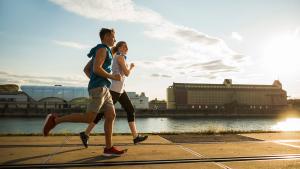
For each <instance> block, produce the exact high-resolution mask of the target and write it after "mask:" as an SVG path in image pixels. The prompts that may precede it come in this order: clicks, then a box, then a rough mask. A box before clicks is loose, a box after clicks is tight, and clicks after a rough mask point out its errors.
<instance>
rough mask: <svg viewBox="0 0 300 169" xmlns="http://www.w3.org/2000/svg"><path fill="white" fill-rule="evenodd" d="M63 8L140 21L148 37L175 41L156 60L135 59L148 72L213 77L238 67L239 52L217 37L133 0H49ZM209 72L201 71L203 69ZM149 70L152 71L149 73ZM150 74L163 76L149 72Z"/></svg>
mask: <svg viewBox="0 0 300 169" xmlns="http://www.w3.org/2000/svg"><path fill="white" fill-rule="evenodd" d="M51 2H53V3H55V4H57V5H59V6H61V7H62V8H63V9H65V10H67V11H69V12H72V13H75V14H77V15H80V16H83V17H86V18H90V19H96V20H101V21H124V22H132V23H140V24H143V25H144V26H145V30H144V34H145V35H146V36H147V37H149V38H154V39H159V40H167V41H171V42H175V43H176V44H177V46H178V47H177V48H176V50H175V52H174V53H171V54H169V55H168V56H160V57H159V58H158V59H156V60H155V61H152V60H146V61H145V60H143V61H142V60H136V61H135V63H137V65H139V67H142V68H144V69H148V70H149V71H150V72H153V71H154V70H156V71H157V69H160V70H161V71H162V72H166V73H167V74H171V75H166V77H168V76H171V77H175V76H182V75H183V74H182V73H181V72H182V71H183V69H184V71H185V72H192V74H191V77H195V76H208V75H207V73H212V74H213V76H208V77H209V78H214V77H216V76H217V75H218V74H219V73H222V72H223V73H224V72H235V71H239V69H240V67H241V62H243V58H244V57H245V56H243V55H242V54H240V53H238V52H235V51H233V50H232V49H230V48H229V47H228V46H227V44H226V43H225V42H224V41H223V40H222V39H220V38H217V37H214V36H211V35H207V34H205V33H203V32H201V31H199V30H196V29H194V28H190V27H186V26H183V25H178V24H174V23H172V22H171V21H169V20H167V19H166V18H164V17H163V16H161V15H160V14H159V13H157V12H155V11H153V10H151V9H148V8H145V7H142V6H138V5H136V4H135V3H134V2H133V1H132V0H114V1H111V0H93V1H92V0H85V1H82V0H51ZM232 37H233V38H235V39H237V40H240V41H241V40H242V39H243V38H242V36H241V35H240V34H239V33H237V32H233V33H232ZM216 60H219V61H218V63H214V64H213V63H212V64H211V65H199V67H200V68H201V69H198V68H199V67H189V66H190V65H192V64H194V63H205V62H208V63H209V62H213V61H216ZM154 68H157V69H154ZM205 70H206V71H208V72H204V71H205ZM150 74H151V73H150ZM150 76H152V77H162V76H161V75H158V74H155V73H152V74H151V75H150Z"/></svg>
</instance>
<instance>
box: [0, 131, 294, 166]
mask: <svg viewBox="0 0 300 169" xmlns="http://www.w3.org/2000/svg"><path fill="white" fill-rule="evenodd" d="M113 139H114V143H115V145H117V146H118V147H122V148H128V149H129V150H128V152H127V154H126V155H124V156H121V157H114V158H108V157H104V156H102V152H103V145H104V136H91V137H90V141H89V148H87V149H86V148H84V147H83V146H82V145H81V141H80V139H79V136H48V137H42V136H1V137H0V168H19V167H20V168H26V167H27V168H43V167H44V168H46V167H48V168H130V169H135V168H142V167H143V169H148V168H149V169H150V168H151V169H156V168H157V169H158V168H172V169H173V168H184V169H190V168H201V169H202V168H203V169H220V168H221V169H222V168H223V169H224V168H228V169H237V168H238V169H252V168H253V169H254V168H259V169H268V168H270V169H271V168H276V169H299V168H300V133H299V132H298V133H297V132H290V133H289V132H284V133H253V134H252V133H250V134H239V135H235V134H231V135H199V134H177V135H150V136H149V139H148V140H147V141H145V142H144V143H142V144H139V145H133V144H132V137H131V136H129V135H117V136H114V137H113Z"/></svg>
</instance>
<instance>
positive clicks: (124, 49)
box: [119, 43, 128, 55]
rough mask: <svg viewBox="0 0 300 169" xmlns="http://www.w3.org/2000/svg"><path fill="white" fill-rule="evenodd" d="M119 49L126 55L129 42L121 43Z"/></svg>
mask: <svg viewBox="0 0 300 169" xmlns="http://www.w3.org/2000/svg"><path fill="white" fill-rule="evenodd" d="M119 51H120V52H121V53H123V54H124V55H126V54H127V52H128V47H127V44H126V43H124V44H123V45H121V46H120V48H119Z"/></svg>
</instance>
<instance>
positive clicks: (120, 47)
mask: <svg viewBox="0 0 300 169" xmlns="http://www.w3.org/2000/svg"><path fill="white" fill-rule="evenodd" d="M127 52H128V47H127V44H126V42H124V41H120V42H118V43H117V44H116V46H115V47H113V48H112V53H113V55H114V57H113V65H112V71H113V74H120V75H121V77H122V78H121V80H120V81H116V80H112V84H111V86H110V94H111V96H112V100H113V103H114V104H115V103H116V102H119V103H120V104H121V106H122V107H123V109H124V110H125V111H126V113H127V120H128V124H129V128H130V131H131V134H132V136H133V143H134V144H137V143H139V142H142V141H144V140H146V139H147V138H148V136H142V135H140V134H138V132H137V129H136V124H135V110H134V107H133V105H132V103H131V101H130V99H129V97H128V95H127V93H126V91H125V90H124V86H125V85H124V82H125V78H126V77H128V76H129V75H130V73H131V71H132V69H133V68H134V66H135V65H134V64H133V63H131V64H130V66H128V64H127V62H126V58H127V57H126V54H127ZM89 64H90V62H89V63H88V64H87V66H86V67H85V69H84V72H85V74H86V75H87V76H89V74H90V73H89V72H90V66H89ZM102 118H103V113H99V114H97V116H96V118H95V120H94V121H93V123H90V124H89V126H88V127H87V129H86V131H85V132H81V133H80V138H81V141H82V143H83V145H84V146H85V147H86V148H87V147H88V139H89V135H90V132H91V130H92V129H93V128H94V127H95V125H96V124H97V123H98V122H99V121H100V120H101V119H102Z"/></svg>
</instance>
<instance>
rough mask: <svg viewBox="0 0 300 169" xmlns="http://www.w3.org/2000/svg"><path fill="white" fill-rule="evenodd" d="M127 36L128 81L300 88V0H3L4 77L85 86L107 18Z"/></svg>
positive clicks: (145, 85)
mask: <svg viewBox="0 0 300 169" xmlns="http://www.w3.org/2000/svg"><path fill="white" fill-rule="evenodd" d="M103 27H105V28H114V29H115V31H116V40H117V41H121V40H123V41H126V42H127V45H128V48H129V51H128V54H127V58H128V62H129V63H135V65H136V68H135V69H134V71H133V72H132V74H131V75H130V77H128V78H127V79H126V87H125V88H126V90H127V91H134V92H137V93H138V94H140V93H141V92H145V94H146V96H148V97H149V99H150V100H152V99H155V98H157V99H164V100H165V99H166V89H167V88H168V87H169V86H171V85H172V84H173V83H216V84H221V83H223V80H224V79H232V82H233V84H267V85H271V84H272V83H273V81H274V80H280V81H281V83H282V85H283V89H284V90H286V91H287V95H288V98H289V99H296V98H298V99H299V98H300V73H299V72H300V66H299V63H300V1H299V0H264V1H261V0H251V1H246V0H239V1H237V0H221V1H220V0H210V1H204V0H186V1H182V0H164V1H161V0H146V1H141V0H140V1H132V0H49V1H46V0H24V1H18V0H0V84H11V83H15V84H18V85H51V86H52V85H57V84H60V85H64V86H87V84H88V78H87V77H85V75H84V73H83V68H84V66H85V64H86V63H87V62H88V61H89V58H88V57H87V56H86V55H87V53H88V52H89V50H90V49H91V48H92V47H94V46H95V45H97V44H98V43H101V42H100V39H99V36H98V33H99V30H100V29H101V28H103Z"/></svg>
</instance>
